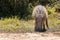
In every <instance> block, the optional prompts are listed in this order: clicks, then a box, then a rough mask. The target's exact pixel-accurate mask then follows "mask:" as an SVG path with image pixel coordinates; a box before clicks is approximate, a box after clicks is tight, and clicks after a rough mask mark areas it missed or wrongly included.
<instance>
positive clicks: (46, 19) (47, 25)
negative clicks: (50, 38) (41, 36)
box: [46, 18, 49, 29]
mask: <svg viewBox="0 0 60 40" xmlns="http://www.w3.org/2000/svg"><path fill="white" fill-rule="evenodd" d="M46 26H47V28H48V29H49V27H48V18H46Z"/></svg>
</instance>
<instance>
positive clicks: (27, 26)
mask: <svg viewBox="0 0 60 40" xmlns="http://www.w3.org/2000/svg"><path fill="white" fill-rule="evenodd" d="M48 22H49V27H53V26H55V25H60V20H59V19H58V18H56V14H54V15H49V19H48ZM33 31H34V20H28V21H25V20H20V19H19V18H17V17H16V18H13V17H12V18H4V19H2V20H0V32H16V33H18V32H33Z"/></svg>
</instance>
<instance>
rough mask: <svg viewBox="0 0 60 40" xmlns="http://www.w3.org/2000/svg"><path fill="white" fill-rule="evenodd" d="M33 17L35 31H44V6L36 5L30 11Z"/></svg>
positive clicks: (45, 15) (46, 21) (46, 19)
mask: <svg viewBox="0 0 60 40" xmlns="http://www.w3.org/2000/svg"><path fill="white" fill-rule="evenodd" d="M32 15H33V17H34V19H35V31H45V30H46V28H45V26H47V28H49V27H48V14H47V11H46V8H45V7H44V6H41V5H38V6H36V7H35V8H34V10H33V13H32Z"/></svg>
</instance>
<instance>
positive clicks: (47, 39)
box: [0, 32, 60, 40]
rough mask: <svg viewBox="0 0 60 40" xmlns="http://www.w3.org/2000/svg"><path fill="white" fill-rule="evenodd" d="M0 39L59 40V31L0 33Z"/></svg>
mask: <svg viewBox="0 0 60 40" xmlns="http://www.w3.org/2000/svg"><path fill="white" fill-rule="evenodd" d="M0 40H60V32H54V33H52V32H49V33H47V32H44V33H38V32H36V33H0Z"/></svg>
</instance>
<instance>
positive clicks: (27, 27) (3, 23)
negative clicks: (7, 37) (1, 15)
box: [0, 18, 34, 32]
mask: <svg viewBox="0 0 60 40" xmlns="http://www.w3.org/2000/svg"><path fill="white" fill-rule="evenodd" d="M33 26H34V24H33V20H30V21H24V20H19V18H5V19H3V20H0V32H32V31H33Z"/></svg>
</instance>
